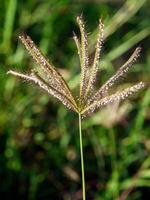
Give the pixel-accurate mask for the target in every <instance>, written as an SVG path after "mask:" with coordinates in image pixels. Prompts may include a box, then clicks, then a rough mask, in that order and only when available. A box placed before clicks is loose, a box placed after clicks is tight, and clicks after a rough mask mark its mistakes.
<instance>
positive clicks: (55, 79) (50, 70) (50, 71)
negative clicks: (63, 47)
mask: <svg viewBox="0 0 150 200" xmlns="http://www.w3.org/2000/svg"><path fill="white" fill-rule="evenodd" d="M19 39H20V40H21V42H22V43H23V44H24V46H25V48H26V49H27V50H28V52H29V53H30V55H31V56H32V58H33V59H34V60H35V61H36V63H37V64H39V66H40V67H41V69H42V70H43V72H44V73H45V76H46V77H47V78H48V81H49V82H50V84H52V85H53V86H57V87H58V88H61V90H63V93H64V94H66V96H69V97H70V99H71V101H72V102H73V104H76V102H75V100H74V98H73V96H72V94H71V91H70V89H69V87H68V85H67V84H66V82H65V80H64V79H63V77H62V76H61V74H60V73H59V72H58V71H57V70H56V69H55V67H54V66H53V65H52V64H51V63H50V62H49V60H47V59H46V58H45V57H44V56H43V54H42V53H41V52H40V50H39V49H38V48H37V46H36V45H35V43H34V42H33V41H32V40H31V38H30V37H29V36H28V35H26V34H23V35H20V36H19Z"/></svg>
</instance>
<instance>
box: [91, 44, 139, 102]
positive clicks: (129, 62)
mask: <svg viewBox="0 0 150 200" xmlns="http://www.w3.org/2000/svg"><path fill="white" fill-rule="evenodd" d="M140 51H141V48H140V47H138V48H136V49H135V51H134V52H133V54H132V55H131V57H130V58H129V59H128V60H127V62H126V63H125V64H124V65H122V67H120V68H119V69H118V71H117V72H116V73H115V75H113V76H112V77H111V78H110V79H108V81H107V82H106V83H105V84H104V85H102V86H101V88H100V89H99V90H98V91H97V92H96V94H95V95H93V96H92V97H91V99H90V100H89V102H92V101H94V100H96V99H99V98H101V97H102V96H103V94H104V93H106V92H107V91H108V89H109V88H110V87H111V86H112V85H114V83H115V82H116V81H117V80H118V79H119V78H121V77H123V76H124V75H125V74H126V73H127V72H128V71H129V69H130V67H131V66H132V65H133V63H134V62H135V61H136V60H137V58H138V57H139V56H140Z"/></svg>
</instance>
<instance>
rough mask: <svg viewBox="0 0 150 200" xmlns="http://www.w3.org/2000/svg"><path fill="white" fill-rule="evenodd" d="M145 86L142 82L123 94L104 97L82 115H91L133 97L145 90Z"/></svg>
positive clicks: (87, 108) (118, 93)
mask: <svg viewBox="0 0 150 200" xmlns="http://www.w3.org/2000/svg"><path fill="white" fill-rule="evenodd" d="M144 86H145V84H144V83H143V82H140V83H138V84H136V85H134V86H132V87H129V88H127V89H125V90H123V91H122V92H116V93H115V94H112V95H110V96H107V97H104V98H102V99H100V100H96V101H94V102H93V103H92V104H90V105H89V106H87V107H86V108H85V109H84V110H82V115H83V116H87V115H90V114H91V113H93V112H94V111H95V110H96V109H98V108H101V107H103V106H106V105H108V104H110V103H112V102H114V101H121V100H124V99H126V98H128V97H129V96H131V95H132V94H134V93H136V92H137V91H138V90H141V89H142V88H144Z"/></svg>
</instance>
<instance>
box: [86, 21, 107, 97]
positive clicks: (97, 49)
mask: <svg viewBox="0 0 150 200" xmlns="http://www.w3.org/2000/svg"><path fill="white" fill-rule="evenodd" d="M103 42H104V24H103V23H102V20H101V19H100V20H99V33H98V37H97V42H96V46H95V57H94V61H93V66H92V71H91V75H90V78H89V83H88V87H87V91H86V95H87V94H88V92H89V90H91V91H92V90H93V84H94V82H95V80H96V75H97V71H98V64H99V59H100V54H101V49H102V46H103Z"/></svg>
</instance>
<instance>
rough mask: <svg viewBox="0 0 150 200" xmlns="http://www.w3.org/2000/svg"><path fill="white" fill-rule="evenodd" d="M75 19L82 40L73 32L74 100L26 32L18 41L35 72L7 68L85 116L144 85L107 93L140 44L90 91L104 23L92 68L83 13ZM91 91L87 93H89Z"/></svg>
mask: <svg viewBox="0 0 150 200" xmlns="http://www.w3.org/2000/svg"><path fill="white" fill-rule="evenodd" d="M77 23H78V25H79V28H80V32H81V42H80V41H79V39H78V38H77V36H76V35H75V34H74V37H73V38H74V41H75V43H76V46H77V50H78V54H79V58H80V63H81V82H80V94H79V99H77V100H75V99H74V97H73V95H72V94H71V91H70V89H69V86H68V85H67V83H66V82H65V80H64V79H63V77H62V76H61V74H59V72H58V71H57V70H56V69H55V67H54V66H53V65H52V64H51V63H50V62H49V61H48V60H47V59H46V58H45V57H44V56H43V54H42V53H41V52H40V50H39V49H38V48H37V46H36V45H35V44H34V42H33V41H32V40H31V38H30V37H29V36H27V35H22V36H19V38H20V40H21V42H22V43H23V44H24V46H25V48H26V49H27V50H28V52H29V54H30V55H31V56H32V57H33V59H34V60H35V61H36V63H37V64H38V65H39V68H38V69H40V70H38V71H37V72H35V71H33V70H32V72H31V73H30V74H22V73H18V72H15V71H12V70H10V71H8V74H11V75H14V76H18V77H20V78H22V79H24V80H27V81H30V82H32V83H34V84H36V85H38V86H39V87H40V88H42V89H43V90H44V91H46V92H47V93H48V94H50V95H52V96H54V97H56V98H57V99H58V100H59V101H61V102H62V103H63V104H64V105H65V106H66V107H67V108H69V109H71V110H73V111H74V112H76V113H78V114H81V115H82V117H85V116H88V115H90V114H91V113H93V112H94V111H95V110H97V109H99V108H102V107H103V106H106V105H108V104H110V103H112V102H114V101H121V100H124V99H126V98H128V97H130V96H131V95H132V94H134V93H136V92H138V91H139V90H141V89H142V88H144V83H143V82H140V83H138V84H135V85H133V86H132V87H129V88H127V89H124V90H123V91H118V92H116V93H114V94H112V95H108V93H107V91H108V90H109V88H110V87H111V86H112V85H114V84H115V83H116V81H117V80H118V79H119V78H120V77H122V76H124V75H125V74H126V73H127V72H128V71H129V69H130V67H131V66H132V65H133V63H134V62H135V61H136V60H137V58H138V57H139V54H140V51H141V48H140V47H138V48H136V50H135V51H134V53H133V54H132V55H131V57H130V58H129V59H128V60H127V62H126V63H125V64H124V65H122V67H120V68H119V69H118V70H117V72H116V73H115V74H114V75H113V76H112V77H111V78H110V79H109V80H108V81H107V82H106V83H105V84H104V85H102V86H101V87H100V89H99V90H98V91H97V92H93V88H94V82H95V79H96V74H97V71H98V64H99V59H100V55H101V49H102V44H103V41H104V34H103V32H104V30H103V29H104V25H103V23H102V22H101V20H100V22H99V33H98V38H97V42H96V47H95V57H94V61H93V65H92V67H91V69H90V68H89V62H88V41H87V34H86V32H85V25H84V22H83V19H82V17H81V16H80V17H77ZM89 93H90V95H89Z"/></svg>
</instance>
